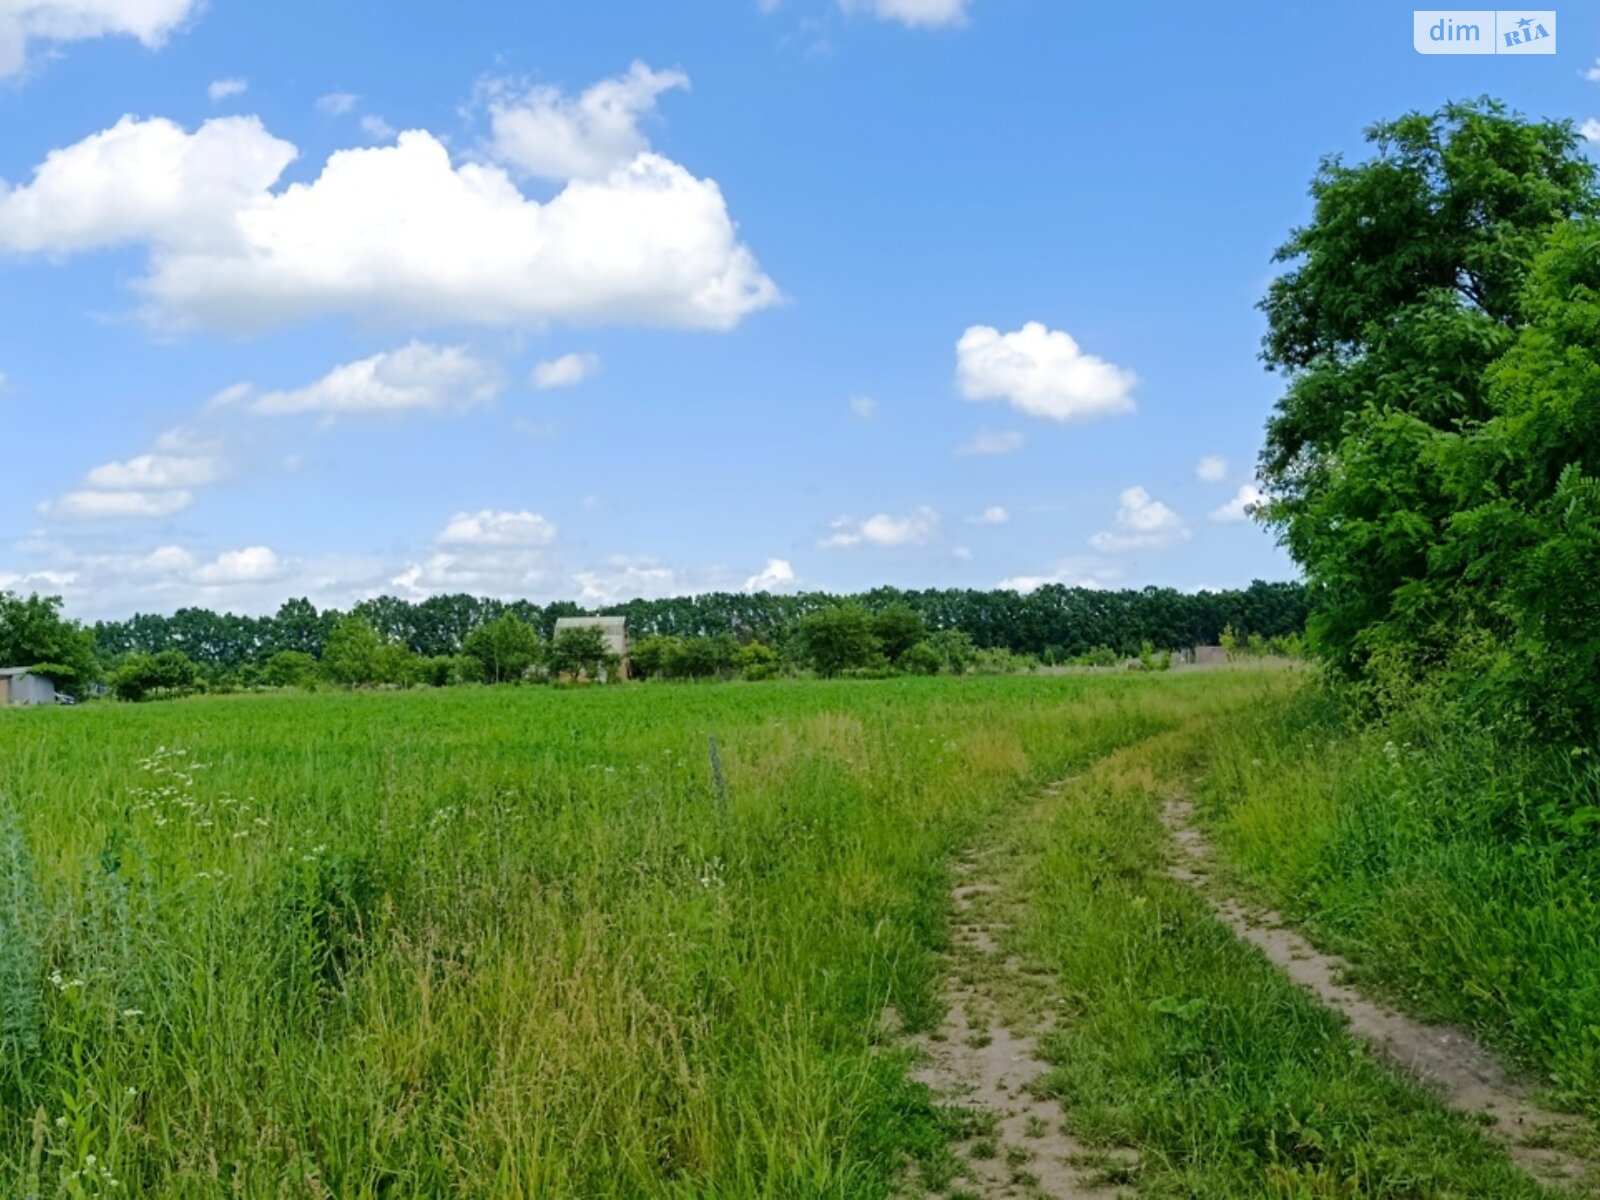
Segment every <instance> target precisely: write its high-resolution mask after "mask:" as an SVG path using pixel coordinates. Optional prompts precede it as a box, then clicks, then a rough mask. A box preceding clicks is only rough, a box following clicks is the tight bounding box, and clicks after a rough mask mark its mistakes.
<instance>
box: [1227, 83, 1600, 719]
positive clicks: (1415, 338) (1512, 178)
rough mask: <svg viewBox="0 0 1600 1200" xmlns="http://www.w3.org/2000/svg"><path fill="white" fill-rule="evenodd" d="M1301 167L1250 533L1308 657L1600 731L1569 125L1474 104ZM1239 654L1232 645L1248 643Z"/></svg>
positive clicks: (1594, 332)
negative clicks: (1263, 512) (1306, 590)
mask: <svg viewBox="0 0 1600 1200" xmlns="http://www.w3.org/2000/svg"><path fill="white" fill-rule="evenodd" d="M1371 138H1372V140H1373V141H1374V143H1375V144H1376V146H1377V154H1376V155H1375V156H1374V158H1372V159H1371V160H1369V161H1368V162H1366V163H1362V164H1360V165H1358V166H1354V167H1346V166H1344V165H1343V164H1341V163H1338V162H1337V161H1330V162H1328V163H1325V164H1324V167H1323V170H1322V172H1321V174H1319V176H1318V178H1317V181H1316V183H1315V184H1314V186H1313V195H1314V197H1315V198H1316V212H1315V217H1314V219H1313V221H1312V223H1311V225H1309V226H1307V227H1306V228H1305V229H1302V230H1300V231H1297V232H1296V233H1295V234H1294V235H1293V236H1292V238H1291V240H1290V241H1289V243H1288V244H1287V245H1286V246H1285V247H1284V250H1283V252H1282V257H1284V258H1285V259H1286V260H1287V261H1289V262H1290V263H1291V264H1292V265H1291V269H1290V270H1289V271H1288V272H1286V273H1285V275H1284V276H1283V277H1282V278H1281V279H1280V280H1278V281H1277V282H1276V283H1275V284H1274V285H1273V287H1272V290H1271V292H1270V294H1269V295H1268V297H1267V300H1266V301H1265V303H1264V308H1265V310H1266V312H1267V315H1268V318H1269V322H1270V326H1271V328H1270V331H1269V333H1268V336H1267V342H1266V358H1267V361H1268V362H1269V363H1270V364H1272V365H1273V366H1275V367H1279V368H1281V369H1283V370H1284V371H1285V372H1286V373H1287V376H1288V388H1287V390H1286V392H1285V395H1284V397H1283V399H1282V400H1281V401H1280V403H1279V405H1278V409H1277V412H1276V414H1275V416H1274V417H1273V420H1272V422H1271V423H1270V424H1269V426H1268V432H1267V446H1266V450H1265V451H1264V453H1263V456H1262V470H1263V476H1264V478H1265V479H1266V480H1267V482H1268V484H1269V486H1270V489H1271V494H1272V502H1271V504H1270V505H1269V508H1268V519H1269V521H1270V522H1271V523H1273V524H1274V525H1275V526H1276V527H1277V529H1278V531H1279V533H1280V535H1281V537H1282V538H1283V540H1284V542H1285V544H1286V545H1287V546H1288V548H1289V550H1290V551H1291V553H1292V554H1293V555H1294V556H1295V558H1296V559H1297V560H1298V561H1299V562H1300V563H1301V564H1302V566H1303V567H1304V568H1305V570H1306V574H1307V579H1308V582H1309V584H1310V588H1311V594H1312V598H1313V601H1314V603H1315V612H1314V613H1313V615H1312V617H1311V621H1310V627H1309V632H1310V637H1311V642H1312V645H1313V647H1314V648H1315V649H1316V650H1317V651H1318V652H1319V653H1321V654H1322V655H1323V656H1324V657H1326V658H1327V659H1328V660H1330V661H1331V662H1333V663H1335V664H1337V665H1338V666H1339V667H1341V668H1342V669H1343V670H1344V671H1346V672H1347V673H1349V674H1352V675H1356V676H1361V677H1364V678H1365V679H1367V680H1368V681H1369V682H1371V683H1373V684H1375V685H1377V686H1378V690H1379V691H1380V693H1381V694H1384V695H1392V694H1395V693H1396V692H1397V690H1398V692H1400V693H1402V694H1403V693H1404V692H1405V690H1406V689H1407V688H1409V687H1413V686H1415V685H1416V684H1417V683H1418V682H1419V681H1423V680H1434V681H1438V682H1440V683H1442V684H1444V685H1445V686H1446V687H1447V688H1449V689H1450V691H1451V693H1452V695H1454V696H1456V697H1457V698H1460V699H1464V700H1467V701H1471V702H1473V703H1475V704H1478V705H1481V706H1483V707H1485V708H1487V709H1489V710H1492V711H1493V712H1495V713H1501V714H1503V713H1508V712H1509V713H1512V714H1514V715H1515V716H1517V717H1518V718H1519V719H1520V720H1521V721H1522V722H1523V727H1524V728H1527V729H1530V730H1534V731H1537V732H1539V733H1541V734H1542V735H1544V736H1552V737H1560V738H1566V739H1575V738H1583V739H1592V737H1593V730H1594V729H1595V728H1596V726H1597V722H1600V596H1597V594H1596V591H1595V588H1594V581H1595V580H1596V579H1600V361H1597V352H1600V223H1597V221H1596V219H1595V217H1596V214H1597V212H1600V199H1597V191H1596V185H1595V172H1594V168H1593V166H1592V164H1590V163H1589V162H1588V161H1587V160H1585V159H1584V158H1583V157H1582V155H1581V154H1580V153H1579V151H1578V142H1577V138H1576V137H1575V135H1574V134H1573V132H1572V129H1571V127H1570V126H1569V125H1567V124H1565V123H1557V122H1542V123H1540V122H1530V121H1526V120H1524V119H1522V118H1520V117H1517V116H1514V115H1511V114H1508V113H1507V112H1506V111H1505V109H1504V108H1503V107H1502V106H1500V105H1498V104H1495V103H1492V102H1489V101H1480V102H1478V103H1476V104H1471V105H1451V106H1448V107H1446V108H1445V109H1444V110H1442V111H1441V112H1439V113H1436V114H1434V115H1432V116H1419V115H1412V116H1408V117H1404V118H1402V119H1401V120H1399V121H1395V122H1390V123H1387V124H1384V125H1380V126H1377V127H1376V128H1375V129H1374V131H1373V132H1372V134H1371ZM1257 632H1259V631H1256V630H1252V631H1251V635H1252V636H1251V641H1252V642H1253V641H1254V635H1255V634H1256V633H1257Z"/></svg>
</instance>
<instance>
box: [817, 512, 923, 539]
mask: <svg viewBox="0 0 1600 1200" xmlns="http://www.w3.org/2000/svg"><path fill="white" fill-rule="evenodd" d="M832 529H833V532H832V533H831V534H829V535H828V536H827V537H825V538H823V539H822V541H821V542H820V543H819V545H821V546H823V547H824V548H827V549H842V548H847V547H850V546H863V545H865V546H917V545H922V544H923V543H925V542H927V541H928V540H929V539H930V538H932V537H933V535H934V534H935V533H937V532H938V529H939V514H938V513H937V512H935V511H934V510H933V509H931V508H929V507H928V506H927V505H922V506H921V507H919V508H916V509H913V510H912V511H911V512H909V513H907V514H906V515H905V516H903V517H896V516H891V515H890V514H888V513H878V514H877V515H876V516H872V517H868V518H867V519H866V520H864V521H857V520H855V519H854V518H852V517H840V518H839V519H838V520H837V521H835V522H834V523H833V525H832Z"/></svg>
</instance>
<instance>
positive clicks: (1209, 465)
mask: <svg viewBox="0 0 1600 1200" xmlns="http://www.w3.org/2000/svg"><path fill="white" fill-rule="evenodd" d="M1194 474H1195V478H1196V479H1198V480H1200V481H1201V482H1202V483H1221V482H1223V480H1225V479H1227V478H1228V460H1227V459H1225V458H1223V457H1222V455H1220V454H1208V455H1206V456H1205V457H1204V458H1202V459H1201V460H1200V461H1199V462H1197V463H1195V465H1194Z"/></svg>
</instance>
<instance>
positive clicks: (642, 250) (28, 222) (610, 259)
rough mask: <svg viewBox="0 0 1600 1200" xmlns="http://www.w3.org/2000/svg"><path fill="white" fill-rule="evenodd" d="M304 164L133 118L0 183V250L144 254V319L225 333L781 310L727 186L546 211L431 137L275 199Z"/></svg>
mask: <svg viewBox="0 0 1600 1200" xmlns="http://www.w3.org/2000/svg"><path fill="white" fill-rule="evenodd" d="M297 154H298V151H297V150H296V148H295V147H294V146H293V145H292V144H291V143H289V142H286V141H283V140H281V139H279V138H276V137H273V136H272V135H271V134H269V133H268V132H267V131H266V129H265V128H264V127H263V125H262V124H261V122H260V120H259V119H258V118H256V117H220V118H216V119H214V120H211V121H207V122H206V123H205V124H203V125H201V126H200V127H199V128H198V129H196V130H195V131H193V132H189V131H187V130H185V129H183V128H182V127H180V126H178V125H176V124H175V123H173V122H171V121H168V120H165V119H162V118H153V119H149V120H143V119H139V118H135V117H124V118H122V119H121V120H120V121H118V122H117V124H116V125H115V126H113V127H112V128H110V129H107V130H104V131H103V132H100V133H97V134H94V135H92V136H90V137H87V138H85V139H83V140H82V141H80V142H77V143H75V144H73V145H71V146H67V147H65V148H62V149H58V150H54V151H52V152H51V153H50V154H49V155H48V156H47V157H46V158H45V161H44V162H43V163H41V164H40V165H39V166H38V167H37V168H36V169H35V171H34V173H33V177H32V179H31V180H30V181H29V182H27V183H25V184H20V185H17V186H8V185H6V184H5V183H3V182H0V250H9V251H11V252H13V253H23V254H43V255H48V256H51V257H57V258H59V257H63V256H67V255H70V254H74V253H81V252H85V251H89V250H93V249H97V248H101V247H109V246H116V245H125V244H134V245H142V246H144V247H146V249H147V251H148V260H147V269H146V272H145V274H144V276H143V277H142V278H141V279H139V280H138V281H137V283H136V286H137V288H138V290H139V291H140V293H141V294H142V296H143V298H144V309H145V315H146V317H147V318H148V319H150V320H152V321H155V322H157V323H160V324H166V325H171V326H177V327H183V326H206V327H213V328H220V329H227V330H233V331H251V330H260V329H264V328H269V327H272V326H275V325H281V324H284V323H287V322H291V321H295V320H301V319H306V318H311V317H316V316H321V315H325V314H347V315H354V316H357V317H362V318H367V319H380V320H387V321H390V322H395V323H402V324H405V323H410V324H427V323H439V322H448V323H456V324H478V325H490V326H511V327H523V328H538V327H542V326H544V325H547V324H549V323H550V322H553V321H566V322H573V323H589V324H595V323H605V322H620V323H631V324H640V325H657V326H667V327H676V328H688V329H709V330H726V329H730V328H732V327H733V326H735V325H737V324H738V323H739V322H740V321H741V320H742V319H743V318H744V317H746V316H747V315H749V314H750V313H752V312H755V311H757V310H759V309H761V308H765V307H767V306H769V305H772V304H774V303H777V301H778V300H779V298H780V297H779V292H778V289H777V286H776V285H775V284H774V283H773V282H772V281H771V280H770V279H769V278H768V277H767V276H766V275H765V274H764V273H763V272H762V270H761V268H760V265H759V264H758V263H757V261H756V258H755V256H754V254H752V253H751V251H750V250H749V248H748V247H746V246H745V245H744V244H743V243H741V242H740V241H739V238H738V234H737V231H736V230H735V228H734V224H733V221H732V219H731V217H730V216H729V214H728V209H727V205H726V203H725V202H724V199H723V196H722V191H721V189H720V188H718V187H717V185H716V183H714V182H713V181H711V180H708V179H699V178H696V177H695V176H694V175H692V174H691V173H690V172H689V171H688V170H686V169H685V168H683V167H682V166H679V165H678V164H677V163H674V162H672V161H670V160H669V159H666V158H664V157H662V156H660V155H657V154H652V153H641V154H639V155H637V156H636V157H634V158H633V159H632V160H630V161H629V162H627V163H625V164H623V165H621V166H618V167H617V168H616V169H614V170H613V171H611V172H610V173H609V174H607V175H605V176H604V177H603V178H595V179H576V180H573V181H572V182H570V183H568V184H567V185H566V186H565V187H563V188H561V189H560V190H559V191H558V192H557V193H556V194H555V195H554V196H553V197H551V198H550V199H548V200H545V201H539V200H536V199H530V198H529V197H527V196H525V195H524V194H523V193H522V192H521V191H520V190H519V189H518V187H517V185H516V184H515V183H514V182H513V181H512V179H511V177H510V176H509V175H508V174H507V172H506V170H505V169H504V168H502V167H500V166H497V165H494V164H489V163H478V162H464V163H461V164H460V165H457V164H456V163H455V162H453V161H452V159H451V155H450V151H449V150H448V149H447V148H446V146H445V144H444V143H443V142H441V141H440V140H439V139H438V138H436V137H434V136H433V135H432V134H430V133H428V132H426V131H422V130H411V131H408V132H404V133H401V134H400V136H399V138H398V140H397V141H396V142H395V143H394V144H393V145H383V146H365V147H360V148H356V149H348V150H342V151H339V152H337V153H335V154H333V155H332V156H331V157H330V158H329V159H328V161H327V163H326V164H325V165H324V166H323V167H322V169H321V171H320V173H319V174H317V175H316V177H315V178H313V179H312V180H311V181H310V182H306V183H296V184H292V185H289V186H287V187H278V185H279V183H280V181H281V177H282V174H283V172H284V170H285V169H286V168H287V167H288V165H289V164H290V163H291V162H292V161H293V160H294V159H295V158H296V156H297Z"/></svg>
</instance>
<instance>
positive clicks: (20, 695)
mask: <svg viewBox="0 0 1600 1200" xmlns="http://www.w3.org/2000/svg"><path fill="white" fill-rule="evenodd" d="M55 702H56V685H55V684H53V683H51V682H50V681H49V680H48V679H46V678H45V677H44V676H42V675H14V676H12V678H11V703H12V704H13V705H18V704H54V703H55Z"/></svg>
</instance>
